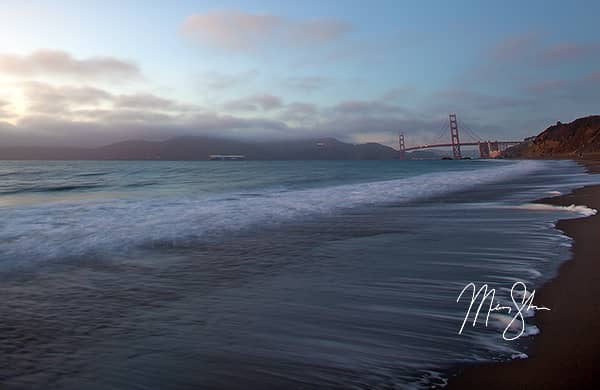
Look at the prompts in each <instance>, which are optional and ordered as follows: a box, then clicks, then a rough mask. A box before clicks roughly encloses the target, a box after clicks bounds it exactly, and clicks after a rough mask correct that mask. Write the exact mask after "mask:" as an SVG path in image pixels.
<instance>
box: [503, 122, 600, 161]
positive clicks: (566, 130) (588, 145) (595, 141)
mask: <svg viewBox="0 0 600 390" xmlns="http://www.w3.org/2000/svg"><path fill="white" fill-rule="evenodd" d="M598 153H600V115H593V116H587V117H584V118H579V119H576V120H574V121H573V122H571V123H561V122H558V123H557V124H556V125H554V126H550V127H548V128H547V129H546V130H544V131H543V132H542V133H540V134H539V135H538V136H536V137H535V138H534V139H532V140H530V141H529V142H526V143H523V144H520V145H517V146H515V147H512V148H509V149H507V150H506V151H505V152H504V156H505V157H508V158H561V157H563V158H567V157H580V156H585V155H589V154H598Z"/></svg>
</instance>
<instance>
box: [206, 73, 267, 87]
mask: <svg viewBox="0 0 600 390" xmlns="http://www.w3.org/2000/svg"><path fill="white" fill-rule="evenodd" d="M257 76H258V71H257V70H249V71H246V72H240V73H234V74H227V73H221V72H206V73H204V74H203V75H202V76H201V81H200V83H201V84H202V86H204V87H207V88H209V89H216V90H223V89H229V88H233V87H236V86H239V85H243V84H246V83H249V82H252V81H254V80H255V79H256V77H257Z"/></svg>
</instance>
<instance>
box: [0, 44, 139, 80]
mask: <svg viewBox="0 0 600 390" xmlns="http://www.w3.org/2000/svg"><path fill="white" fill-rule="evenodd" d="M0 72H2V73H5V74H10V75H15V76H25V77H30V76H38V75H40V76H72V77H86V78H99V79H119V80H124V79H130V78H139V77H141V73H140V70H139V68H138V67H137V65H135V64H133V63H130V62H127V61H123V60H120V59H117V58H114V57H91V58H87V59H76V58H73V57H72V56H71V55H70V54H69V53H67V52H64V51H59V50H47V49H44V50H38V51H34V52H33V53H31V54H29V55H17V54H0Z"/></svg>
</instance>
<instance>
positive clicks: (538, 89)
mask: <svg viewBox="0 0 600 390" xmlns="http://www.w3.org/2000/svg"><path fill="white" fill-rule="evenodd" d="M568 85H569V83H568V82H567V81H566V80H558V79H552V80H545V81H541V82H538V83H533V84H530V85H528V86H527V87H526V89H527V91H528V92H532V93H535V94H543V93H547V92H550V91H554V90H557V89H564V88H566V87H568Z"/></svg>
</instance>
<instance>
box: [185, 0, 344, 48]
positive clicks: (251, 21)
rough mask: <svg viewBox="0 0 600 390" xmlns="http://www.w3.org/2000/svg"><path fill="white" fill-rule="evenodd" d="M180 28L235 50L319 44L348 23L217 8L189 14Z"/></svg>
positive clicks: (196, 38)
mask: <svg viewBox="0 0 600 390" xmlns="http://www.w3.org/2000/svg"><path fill="white" fill-rule="evenodd" d="M181 30H182V32H183V34H184V35H185V36H187V37H189V38H191V39H193V40H194V41H196V42H198V43H200V44H202V45H206V46H209V47H214V48H219V49H227V50H233V51H239V50H255V49H259V48H265V47H269V46H276V47H286V48H298V47H306V46H315V45H322V44H326V43H329V42H332V41H335V40H337V39H339V38H341V37H343V36H344V35H345V34H347V33H348V32H350V31H351V30H352V26H351V25H350V24H348V23H346V22H343V21H339V20H334V19H309V20H291V19H287V18H283V17H280V16H276V15H272V14H267V13H265V14H253V13H248V12H243V11H234V10H230V11H226V10H221V11H210V12H206V13H197V14H194V15H191V16H189V17H188V18H187V19H186V20H185V21H184V23H183V25H182V27H181Z"/></svg>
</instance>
